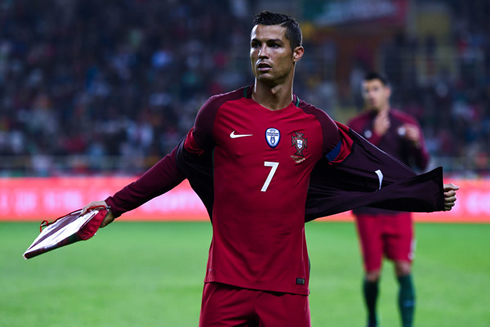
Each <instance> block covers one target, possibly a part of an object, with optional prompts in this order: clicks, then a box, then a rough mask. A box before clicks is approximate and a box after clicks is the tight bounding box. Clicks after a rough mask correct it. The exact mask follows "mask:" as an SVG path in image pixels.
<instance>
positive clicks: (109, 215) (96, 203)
mask: <svg viewBox="0 0 490 327" xmlns="http://www.w3.org/2000/svg"><path fill="white" fill-rule="evenodd" d="M98 206H104V207H107V203H106V202H105V201H92V202H90V203H89V204H87V205H86V206H84V207H83V208H82V212H81V213H80V215H83V214H84V213H86V212H87V211H89V209H90V208H93V207H98ZM113 221H114V214H113V213H112V212H111V211H110V210H108V211H107V214H106V216H105V218H104V220H103V221H102V224H101V225H100V227H101V228H102V227H105V226H107V225H109V224H110V223H112V222H113Z"/></svg>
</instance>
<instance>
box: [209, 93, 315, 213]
mask: <svg viewBox="0 0 490 327" xmlns="http://www.w3.org/2000/svg"><path fill="white" fill-rule="evenodd" d="M213 137H214V139H215V142H216V146H215V149H214V176H215V192H216V194H215V195H216V196H215V199H224V200H223V201H224V202H225V203H226V204H228V205H229V206H231V205H235V206H236V205H239V206H241V207H242V208H243V209H244V210H246V211H247V212H250V213H251V214H254V215H256V214H257V212H254V211H256V210H259V209H260V210H259V213H260V214H261V215H269V214H270V215H272V214H274V215H277V214H278V212H279V213H280V212H284V211H286V212H288V211H290V210H291V209H293V208H294V207H298V208H301V209H303V208H304V201H305V198H306V190H307V187H308V182H309V175H310V172H311V170H312V169H313V166H314V165H315V163H316V162H317V161H318V160H319V158H320V157H321V155H322V145H323V139H322V131H321V126H320V123H319V122H318V121H317V119H316V118H315V117H314V116H313V115H310V114H306V113H305V112H304V111H303V110H301V109H299V108H298V107H296V106H295V105H293V104H291V105H289V106H288V107H286V108H284V109H282V110H277V111H272V110H269V109H267V108H264V107H262V106H260V105H258V104H257V103H256V102H255V101H253V100H252V99H248V98H242V99H239V100H235V101H229V102H227V103H225V104H224V105H223V106H222V107H220V109H219V110H218V112H217V115H216V118H215V122H214V127H213ZM223 181H226V183H222V182H223ZM288 207H289V209H288Z"/></svg>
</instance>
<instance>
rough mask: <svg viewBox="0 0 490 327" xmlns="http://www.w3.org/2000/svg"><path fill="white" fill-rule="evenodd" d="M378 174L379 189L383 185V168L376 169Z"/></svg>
mask: <svg viewBox="0 0 490 327" xmlns="http://www.w3.org/2000/svg"><path fill="white" fill-rule="evenodd" d="M375 173H376V175H378V180H379V190H381V186H382V185H383V173H382V172H381V170H379V169H378V170H376V171H375Z"/></svg>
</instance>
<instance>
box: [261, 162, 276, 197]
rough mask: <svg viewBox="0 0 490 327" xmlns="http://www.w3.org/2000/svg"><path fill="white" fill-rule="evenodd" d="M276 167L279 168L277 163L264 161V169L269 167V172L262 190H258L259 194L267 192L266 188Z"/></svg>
mask: <svg viewBox="0 0 490 327" xmlns="http://www.w3.org/2000/svg"><path fill="white" fill-rule="evenodd" d="M277 166H279V162H273V161H264V167H271V171H270V172H269V175H268V176H267V179H266V180H265V183H264V185H263V186H262V189H261V190H260V191H261V192H265V191H267V188H268V187H269V184H270V183H271V180H272V177H274V174H275V173H276V170H277Z"/></svg>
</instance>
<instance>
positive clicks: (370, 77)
mask: <svg viewBox="0 0 490 327" xmlns="http://www.w3.org/2000/svg"><path fill="white" fill-rule="evenodd" d="M374 79H378V80H380V81H381V83H382V84H383V85H384V86H390V81H388V78H386V76H384V75H383V74H381V73H377V72H369V73H367V74H366V75H365V76H364V80H365V81H372V80H374Z"/></svg>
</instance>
